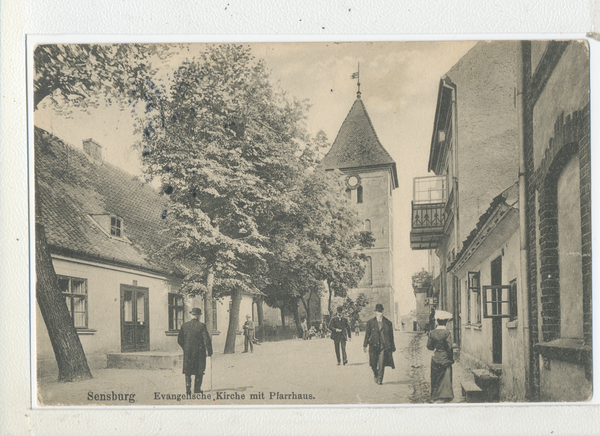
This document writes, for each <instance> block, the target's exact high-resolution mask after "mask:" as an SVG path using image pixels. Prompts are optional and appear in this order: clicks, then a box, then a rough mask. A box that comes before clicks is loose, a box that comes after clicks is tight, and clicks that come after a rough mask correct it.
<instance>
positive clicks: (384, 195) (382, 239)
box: [321, 92, 398, 327]
mask: <svg viewBox="0 0 600 436" xmlns="http://www.w3.org/2000/svg"><path fill="white" fill-rule="evenodd" d="M321 165H322V166H323V168H324V169H325V170H333V169H337V170H340V171H341V172H342V174H343V177H344V183H345V184H346V196H347V197H348V198H349V199H350V201H352V202H353V203H355V205H356V209H357V210H358V215H359V218H360V220H361V221H362V225H363V230H365V231H371V232H372V233H373V236H374V238H375V245H374V247H372V248H368V249H364V253H365V254H366V255H367V265H366V271H365V274H364V276H363V278H362V280H361V281H360V283H359V286H358V288H356V289H353V290H351V291H350V293H349V296H350V297H351V298H356V296H357V295H358V294H360V293H364V294H365V295H366V296H367V299H368V300H369V305H368V306H367V307H365V308H364V309H363V311H362V312H361V315H362V316H364V317H365V318H370V317H371V316H372V314H373V311H374V309H375V305H376V304H377V303H381V304H383V307H384V314H385V316H386V317H387V318H388V319H390V320H392V321H394V320H396V319H397V317H396V316H395V307H396V306H395V301H394V292H395V290H394V246H393V239H394V235H393V202H392V191H393V190H394V189H396V188H397V187H398V174H397V172H396V163H395V162H394V160H393V159H392V157H391V156H390V155H389V153H388V152H387V151H386V150H385V148H383V146H382V145H381V142H380V141H379V139H378V138H377V134H376V133H375V129H374V128H373V124H372V123H371V119H370V118H369V115H368V114H367V109H366V107H365V104H364V103H363V101H362V99H361V94H360V92H359V93H358V94H357V99H356V100H355V101H354V104H353V105H352V108H351V109H350V112H349V113H348V115H347V116H346V119H345V120H344V122H343V123H342V126H341V128H340V130H339V132H338V135H337V137H336V139H335V141H334V142H333V145H332V146H331V149H330V150H329V152H328V153H327V155H326V156H325V157H324V158H323V161H322V163H321ZM396 326H397V325H396ZM397 327H398V326H397Z"/></svg>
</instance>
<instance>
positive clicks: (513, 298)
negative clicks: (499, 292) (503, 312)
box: [510, 279, 518, 321]
mask: <svg viewBox="0 0 600 436" xmlns="http://www.w3.org/2000/svg"><path fill="white" fill-rule="evenodd" d="M517 309H518V308H517V279H514V280H512V281H511V282H510V320H511V321H514V320H515V319H517V317H518V314H517Z"/></svg>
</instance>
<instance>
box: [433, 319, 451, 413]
mask: <svg viewBox="0 0 600 436" xmlns="http://www.w3.org/2000/svg"><path fill="white" fill-rule="evenodd" d="M435 319H436V320H437V322H438V326H437V327H436V328H435V330H433V331H431V333H429V340H428V341H427V349H429V350H432V351H434V353H433V357H432V358H431V399H430V401H431V402H432V403H447V402H449V401H452V400H453V399H454V391H453V390H452V364H453V363H454V357H453V352H452V335H451V334H450V332H449V331H448V330H446V324H447V323H448V321H449V320H450V319H452V314H450V313H449V312H446V311H443V310H436V311H435Z"/></svg>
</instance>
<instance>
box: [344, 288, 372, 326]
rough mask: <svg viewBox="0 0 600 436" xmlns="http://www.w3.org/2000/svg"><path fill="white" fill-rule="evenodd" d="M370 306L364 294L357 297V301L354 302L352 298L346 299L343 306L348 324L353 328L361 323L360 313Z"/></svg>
mask: <svg viewBox="0 0 600 436" xmlns="http://www.w3.org/2000/svg"><path fill="white" fill-rule="evenodd" d="M367 304H369V300H367V296H366V295H365V294H363V293H362V292H361V293H360V294H358V296H357V297H356V301H354V300H352V298H350V297H346V301H344V304H343V305H342V309H343V312H342V313H343V314H344V316H345V317H346V318H348V322H349V323H350V325H351V326H354V325H356V323H358V322H360V312H361V311H362V310H363V309H364V308H365V307H366V306H367Z"/></svg>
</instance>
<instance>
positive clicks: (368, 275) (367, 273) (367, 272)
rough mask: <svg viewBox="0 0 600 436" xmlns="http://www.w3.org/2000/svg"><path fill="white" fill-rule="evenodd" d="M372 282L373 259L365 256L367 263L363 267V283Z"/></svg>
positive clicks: (368, 283) (368, 284)
mask: <svg viewBox="0 0 600 436" xmlns="http://www.w3.org/2000/svg"><path fill="white" fill-rule="evenodd" d="M372 284H373V259H371V258H370V257H367V265H366V268H365V285H367V286H370V285H372Z"/></svg>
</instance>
